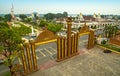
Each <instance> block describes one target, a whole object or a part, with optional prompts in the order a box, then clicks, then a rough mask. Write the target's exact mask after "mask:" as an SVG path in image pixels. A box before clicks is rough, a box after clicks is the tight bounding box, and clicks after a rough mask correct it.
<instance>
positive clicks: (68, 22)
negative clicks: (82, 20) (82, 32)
mask: <svg viewBox="0 0 120 76" xmlns="http://www.w3.org/2000/svg"><path fill="white" fill-rule="evenodd" d="M66 22H67V51H68V57H70V56H71V26H72V19H71V18H70V17H68V18H67V20H66Z"/></svg>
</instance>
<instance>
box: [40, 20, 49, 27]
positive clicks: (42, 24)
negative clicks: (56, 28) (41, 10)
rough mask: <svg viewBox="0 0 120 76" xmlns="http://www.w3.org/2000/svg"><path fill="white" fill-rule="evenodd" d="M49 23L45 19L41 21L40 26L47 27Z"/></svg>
mask: <svg viewBox="0 0 120 76" xmlns="http://www.w3.org/2000/svg"><path fill="white" fill-rule="evenodd" d="M46 25H47V22H46V21H44V20H41V21H40V24H39V27H45V26H46Z"/></svg>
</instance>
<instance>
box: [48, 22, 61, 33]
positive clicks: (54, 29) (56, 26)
mask: <svg viewBox="0 0 120 76" xmlns="http://www.w3.org/2000/svg"><path fill="white" fill-rule="evenodd" d="M62 27H63V25H62V24H54V23H49V24H48V26H47V28H48V30H50V31H52V32H54V33H56V32H58V31H60V30H61V29H62Z"/></svg>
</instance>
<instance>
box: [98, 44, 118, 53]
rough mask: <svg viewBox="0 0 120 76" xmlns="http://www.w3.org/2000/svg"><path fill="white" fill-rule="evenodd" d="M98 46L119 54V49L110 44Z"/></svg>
mask: <svg viewBox="0 0 120 76" xmlns="http://www.w3.org/2000/svg"><path fill="white" fill-rule="evenodd" d="M99 45H100V46H103V47H105V48H108V49H111V50H114V51H117V52H120V48H119V47H117V46H115V45H112V44H99Z"/></svg>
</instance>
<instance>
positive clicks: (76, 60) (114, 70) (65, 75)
mask: <svg viewBox="0 0 120 76" xmlns="http://www.w3.org/2000/svg"><path fill="white" fill-rule="evenodd" d="M119 67H120V55H119V54H115V53H104V52H103V49H101V48H99V47H97V46H95V47H94V48H92V49H90V50H88V49H86V48H82V49H80V50H79V55H77V56H74V57H72V58H70V59H66V60H64V61H61V62H56V61H55V59H52V58H51V59H48V61H47V62H45V63H44V64H41V65H40V66H39V68H40V70H39V71H37V72H34V73H31V74H29V75H28V76H120V68H119Z"/></svg>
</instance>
